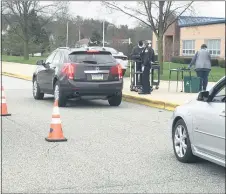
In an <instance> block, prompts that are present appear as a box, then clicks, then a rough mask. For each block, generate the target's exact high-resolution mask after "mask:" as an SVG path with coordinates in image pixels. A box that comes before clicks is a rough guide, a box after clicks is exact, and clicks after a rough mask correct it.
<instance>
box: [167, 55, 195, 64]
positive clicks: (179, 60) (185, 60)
mask: <svg viewBox="0 0 226 194" xmlns="http://www.w3.org/2000/svg"><path fill="white" fill-rule="evenodd" d="M191 60H192V57H172V58H171V62H172V63H181V64H190V63H191Z"/></svg>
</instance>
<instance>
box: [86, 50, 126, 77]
mask: <svg viewBox="0 0 226 194" xmlns="http://www.w3.org/2000/svg"><path fill="white" fill-rule="evenodd" d="M90 49H97V50H105V51H109V52H111V54H112V56H113V57H114V58H115V59H116V60H117V61H118V62H119V63H120V64H121V66H122V71H123V76H124V75H125V73H126V69H127V67H128V64H129V61H128V57H127V56H125V55H124V54H123V53H122V52H119V51H117V50H116V49H114V48H111V47H90Z"/></svg>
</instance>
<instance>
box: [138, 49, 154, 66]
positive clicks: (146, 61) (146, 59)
mask: <svg viewBox="0 0 226 194" xmlns="http://www.w3.org/2000/svg"><path fill="white" fill-rule="evenodd" d="M141 60H142V62H143V65H144V66H148V67H151V62H155V52H154V50H153V49H152V48H148V47H146V48H145V49H144V50H143V52H142V53H141Z"/></svg>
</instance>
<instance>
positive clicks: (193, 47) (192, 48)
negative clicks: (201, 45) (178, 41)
mask: <svg viewBox="0 0 226 194" xmlns="http://www.w3.org/2000/svg"><path fill="white" fill-rule="evenodd" d="M186 42H191V48H186V47H187V46H188V45H186V44H185V43H186ZM189 46H190V45H189ZM189 51H191V52H190V53H189ZM182 55H183V56H193V55H195V40H182Z"/></svg>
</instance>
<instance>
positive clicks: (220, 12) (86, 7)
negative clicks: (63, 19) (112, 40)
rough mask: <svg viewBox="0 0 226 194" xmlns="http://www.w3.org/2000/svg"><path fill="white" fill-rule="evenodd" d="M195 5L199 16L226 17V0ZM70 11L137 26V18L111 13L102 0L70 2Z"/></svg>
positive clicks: (130, 2)
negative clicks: (99, 0)
mask: <svg viewBox="0 0 226 194" xmlns="http://www.w3.org/2000/svg"><path fill="white" fill-rule="evenodd" d="M126 3H127V4H130V5H131V6H136V2H135V1H127V2H126ZM118 4H122V5H124V4H125V2H118ZM193 6H194V7H195V11H196V15H197V16H208V17H225V2H224V1H196V2H194V4H193ZM70 12H71V13H72V14H73V15H75V16H76V15H80V16H82V17H84V18H94V19H101V20H102V19H106V20H107V21H109V22H112V23H114V24H115V25H120V24H124V25H126V24H127V25H128V26H129V27H135V26H136V24H137V20H135V19H133V18H130V17H129V16H126V15H125V14H123V13H120V12H114V13H111V12H110V11H109V9H106V8H105V7H104V6H102V4H101V2H98V1H93V2H88V1H77V2H76V1H74V2H71V3H70Z"/></svg>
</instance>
